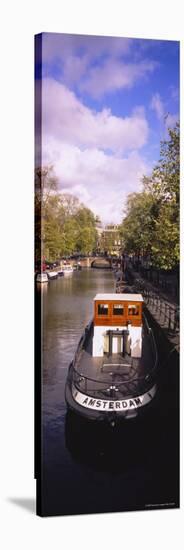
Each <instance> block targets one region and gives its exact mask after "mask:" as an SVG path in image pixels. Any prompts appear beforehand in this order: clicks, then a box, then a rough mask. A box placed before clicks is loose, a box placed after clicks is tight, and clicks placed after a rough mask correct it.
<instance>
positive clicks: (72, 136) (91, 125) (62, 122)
mask: <svg viewBox="0 0 184 550" xmlns="http://www.w3.org/2000/svg"><path fill="white" fill-rule="evenodd" d="M42 90H43V101H42V122H43V134H44V135H46V136H48V135H50V136H54V137H57V139H60V140H61V141H62V142H66V143H70V144H74V145H77V146H80V147H85V148H86V147H93V148H94V147H96V148H99V149H109V150H111V151H114V152H116V154H117V153H122V152H123V151H127V150H131V149H139V148H141V147H142V146H143V145H144V144H145V143H146V142H147V138H148V124H147V121H146V118H145V114H144V109H143V108H140V107H139V108H137V109H135V110H134V111H133V113H132V115H131V116H129V117H125V118H121V117H117V116H114V115H113V114H112V113H111V110H110V109H103V110H102V111H100V112H96V111H92V110H91V109H89V108H88V107H86V106H85V105H84V104H83V103H82V102H80V101H79V100H78V99H77V97H76V96H75V94H74V93H73V92H71V91H70V90H68V88H66V86H63V85H62V84H60V83H59V82H56V81H55V80H53V79H44V80H43V86H42Z"/></svg>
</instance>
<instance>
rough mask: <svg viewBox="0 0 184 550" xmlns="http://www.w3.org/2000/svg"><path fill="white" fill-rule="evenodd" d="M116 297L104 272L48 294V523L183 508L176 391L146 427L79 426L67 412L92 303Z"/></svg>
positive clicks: (51, 287)
mask: <svg viewBox="0 0 184 550" xmlns="http://www.w3.org/2000/svg"><path fill="white" fill-rule="evenodd" d="M113 289H114V279H113V274H112V272H111V271H109V270H98V269H83V270H82V271H76V272H74V273H73V275H72V276H69V277H62V278H59V279H57V280H54V281H50V283H49V284H48V285H45V286H44V285H43V288H42V289H41V292H42V293H43V372H42V385H43V386H42V392H43V393H42V511H43V515H57V514H59V515H62V514H77V513H92V512H93V513H95V512H115V511H123V510H136V509H152V508H153V507H154V506H155V507H157V506H158V507H159V506H160V507H163V505H164V506H166V507H167V506H168V507H174V506H178V434H177V425H178V418H177V404H176V402H174V403H175V404H174V405H173V406H172V407H170V403H169V402H168V395H169V391H170V390H171V388H170V387H169V388H168V387H167V389H166V394H164V391H161V392H158V397H157V398H156V399H155V404H154V408H153V411H152V413H151V415H149V417H148V418H147V419H146V421H144V420H141V422H140V421H139V422H137V421H135V420H131V421H128V422H127V423H125V424H124V423H123V424H122V425H120V426H119V427H118V428H117V429H116V430H115V431H114V430H113V429H112V428H110V427H106V428H105V429H103V428H102V427H101V426H95V425H93V424H92V425H91V424H90V425H89V424H86V423H85V422H84V421H81V420H80V421H78V422H76V421H75V419H74V418H73V417H71V416H70V415H69V414H68V413H67V411H66V404H65V399H64V389H65V381H66V376H67V369H68V366H69V363H70V361H71V359H72V358H73V355H74V353H75V350H76V346H77V343H78V341H79V339H80V336H81V334H82V332H83V329H84V327H85V325H86V324H87V323H88V321H89V320H90V319H91V317H92V309H93V297H94V296H95V294H96V293H98V292H112V291H113ZM175 401H176V400H175ZM171 411H172V414H171Z"/></svg>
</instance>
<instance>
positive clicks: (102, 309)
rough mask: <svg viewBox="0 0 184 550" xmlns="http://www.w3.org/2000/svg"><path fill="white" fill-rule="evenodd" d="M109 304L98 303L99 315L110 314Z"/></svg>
mask: <svg viewBox="0 0 184 550" xmlns="http://www.w3.org/2000/svg"><path fill="white" fill-rule="evenodd" d="M108 310H109V307H108V304H98V315H108Z"/></svg>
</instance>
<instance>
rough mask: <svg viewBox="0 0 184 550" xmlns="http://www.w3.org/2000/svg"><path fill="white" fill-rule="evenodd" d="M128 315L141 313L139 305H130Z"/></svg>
mask: <svg viewBox="0 0 184 550" xmlns="http://www.w3.org/2000/svg"><path fill="white" fill-rule="evenodd" d="M128 315H139V306H136V305H131V306H128Z"/></svg>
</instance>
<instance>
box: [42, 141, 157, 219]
mask: <svg viewBox="0 0 184 550" xmlns="http://www.w3.org/2000/svg"><path fill="white" fill-rule="evenodd" d="M43 149H44V154H43V163H45V164H47V163H53V164H54V167H55V171H56V174H57V176H58V178H59V182H60V188H61V191H62V192H65V193H66V192H70V193H72V194H74V195H76V196H77V197H78V198H79V200H80V201H81V202H84V203H85V204H86V205H87V206H88V207H89V208H91V209H92V210H93V211H94V212H95V213H96V214H99V215H100V216H101V218H102V219H103V221H105V222H108V221H110V220H111V221H113V220H114V221H115V222H120V221H121V218H122V207H123V201H125V198H126V196H127V194H128V193H131V192H133V191H138V190H140V179H141V177H142V175H143V174H144V173H146V172H147V170H148V166H147V165H146V163H145V162H144V161H143V159H142V158H141V156H140V155H139V154H138V153H137V152H132V153H130V154H129V155H128V156H127V157H126V158H117V157H115V156H113V155H110V156H109V155H107V154H106V153H105V152H103V151H100V150H98V149H86V150H85V151H81V150H80V149H79V148H78V147H75V146H72V145H68V144H61V143H60V141H58V140H55V139H53V138H50V139H49V140H44V142H43Z"/></svg>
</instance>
